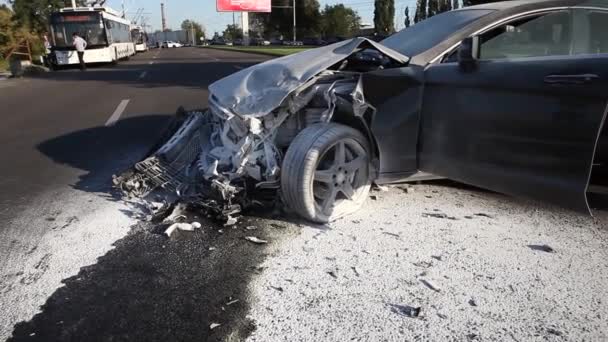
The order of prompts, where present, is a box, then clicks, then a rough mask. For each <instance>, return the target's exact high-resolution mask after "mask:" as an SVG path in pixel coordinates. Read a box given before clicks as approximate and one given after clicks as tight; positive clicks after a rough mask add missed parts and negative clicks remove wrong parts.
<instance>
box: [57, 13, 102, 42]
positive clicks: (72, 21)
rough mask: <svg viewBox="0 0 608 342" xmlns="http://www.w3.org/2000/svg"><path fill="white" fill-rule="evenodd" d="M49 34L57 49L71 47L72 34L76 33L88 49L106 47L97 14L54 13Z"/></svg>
mask: <svg viewBox="0 0 608 342" xmlns="http://www.w3.org/2000/svg"><path fill="white" fill-rule="evenodd" d="M51 32H52V35H53V41H54V43H55V44H54V45H55V47H57V48H68V47H72V43H73V41H72V34H73V33H78V35H80V36H81V37H82V38H84V39H85V40H86V41H87V45H88V46H89V47H95V46H107V45H108V42H107V40H106V33H105V28H104V25H103V21H101V15H100V14H99V13H97V12H79V13H54V14H53V15H52V16H51Z"/></svg>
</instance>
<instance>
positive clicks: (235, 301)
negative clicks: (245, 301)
mask: <svg viewBox="0 0 608 342" xmlns="http://www.w3.org/2000/svg"><path fill="white" fill-rule="evenodd" d="M238 302H239V300H238V299H235V300H231V301H229V302H228V303H226V306H230V305H232V304H236V303H238Z"/></svg>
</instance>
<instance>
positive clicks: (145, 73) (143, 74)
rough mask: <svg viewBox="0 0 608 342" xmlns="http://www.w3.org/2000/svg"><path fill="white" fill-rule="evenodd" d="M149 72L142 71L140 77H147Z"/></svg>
mask: <svg viewBox="0 0 608 342" xmlns="http://www.w3.org/2000/svg"><path fill="white" fill-rule="evenodd" d="M147 74H148V72H147V71H144V72H142V73H141V75H139V79H140V80H143V79H144V77H146V75H147Z"/></svg>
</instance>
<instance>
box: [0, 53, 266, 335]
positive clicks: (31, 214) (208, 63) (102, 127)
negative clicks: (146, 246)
mask: <svg viewBox="0 0 608 342" xmlns="http://www.w3.org/2000/svg"><path fill="white" fill-rule="evenodd" d="M264 59H266V57H262V56H258V55H249V54H242V53H234V52H226V51H220V50H207V49H196V48H183V49H169V50H166V49H165V50H151V51H149V52H147V53H144V54H139V55H137V56H135V57H132V58H131V59H130V60H129V61H122V62H121V63H119V65H117V66H110V65H102V66H94V67H90V68H89V69H88V71H86V72H80V71H79V70H77V69H65V70H61V71H58V72H52V73H48V74H44V75H40V76H38V77H28V78H23V79H11V80H3V81H0V108H2V110H1V112H2V115H1V120H2V124H1V125H0V236H1V237H2V238H1V239H0V321H2V324H0V340H4V339H5V338H7V337H9V336H10V335H11V334H12V332H13V330H14V325H15V324H16V323H18V322H20V321H28V320H30V319H31V318H32V316H33V315H34V314H35V313H36V312H38V311H39V307H40V306H41V305H43V304H44V303H45V302H46V301H47V298H49V297H50V296H51V295H52V294H53V292H54V291H55V290H56V289H57V288H58V287H59V286H60V285H61V283H62V280H63V279H65V278H68V277H69V276H72V275H74V274H77V273H78V272H79V270H80V268H81V267H82V266H85V265H90V264H94V263H96V262H97V258H98V257H100V256H102V255H104V254H105V253H106V252H108V251H109V250H110V249H111V248H112V244H113V243H115V241H117V240H119V239H121V238H123V237H124V236H125V235H126V234H127V233H128V232H129V231H132V230H133V228H132V225H133V224H135V223H136V220H135V219H134V218H133V217H132V216H133V213H132V208H131V207H129V206H126V205H125V204H124V203H122V202H120V201H119V200H117V199H116V198H115V196H113V195H112V191H111V188H110V185H111V176H112V175H113V174H116V173H119V172H120V171H122V170H124V169H125V168H127V167H129V166H130V165H131V164H132V163H133V162H135V161H137V160H138V159H139V158H141V157H142V156H143V155H144V154H145V153H146V152H147V151H148V149H149V148H150V147H151V146H152V145H153V144H154V142H155V141H156V140H157V139H158V137H159V136H160V135H161V134H162V132H163V129H164V128H165V125H166V123H167V122H168V120H169V119H170V118H171V116H172V115H173V114H174V113H175V112H176V110H177V109H178V107H179V106H183V107H185V108H187V109H197V108H205V107H206V104H207V96H208V92H207V86H208V85H209V84H210V83H212V82H213V81H215V80H217V79H219V78H221V77H223V76H226V75H228V74H230V73H233V72H235V71H238V70H239V69H242V68H244V67H247V66H248V65H251V64H254V63H257V62H259V61H261V60H264ZM125 243H126V242H125ZM115 251H118V252H119V253H120V252H121V251H122V250H121V249H120V248H117V249H115ZM136 257H137V256H136ZM110 259H112V258H110ZM119 259H120V258H119ZM106 260H108V259H106ZM116 280H117V279H116ZM64 283H65V282H64ZM127 288H129V287H128V286H125V287H124V289H125V293H126V292H129V291H126V289H127ZM131 292H132V291H131ZM149 301H150V302H152V301H151V300H149ZM63 306H64V307H65V305H63ZM110 308H111V306H107V307H106V311H105V315H106V316H107V317H111V316H112V314H111V312H110V311H107V310H110ZM73 311H74V312H78V310H73ZM103 317H104V314H102V313H99V312H98V319H100V320H103ZM123 317H127V315H126V314H125V316H123ZM80 319H81V320H82V319H84V318H83V317H80ZM125 319H127V318H125ZM128 319H133V317H131V318H128ZM64 320H65V321H67V319H64ZM93 321H94V320H92V321H91V322H93ZM53 324H55V323H53ZM81 324H82V322H81ZM106 328H107V329H106V330H107V333H108V334H112V333H114V330H112V329H111V328H108V327H107V326H106ZM204 330H205V332H207V331H208V328H205V329H204ZM86 331H88V330H87V329H84V328H83V329H82V331H81V330H79V329H75V332H74V333H73V334H72V335H70V338H72V339H74V338H76V339H80V338H83V336H87V335H86ZM96 331H97V334H98V336H99V337H98V338H99V339H103V338H104V336H109V335H104V334H102V333H99V331H98V330H96ZM133 332H135V333H138V332H139V330H138V329H133ZM29 334H30V333H29V332H28V337H29ZM49 334H50V335H49ZM37 336H38V338H39V339H41V340H46V341H50V340H57V339H60V338H58V337H57V335H53V334H52V333H51V332H48V333H47V335H46V336H45V335H44V334H41V333H39V334H38V335H37ZM113 336H120V335H113ZM158 336H161V334H158ZM199 336H200V335H199ZM21 337H23V336H21ZM32 337H36V334H34V335H32ZM118 338H119V339H120V337H118Z"/></svg>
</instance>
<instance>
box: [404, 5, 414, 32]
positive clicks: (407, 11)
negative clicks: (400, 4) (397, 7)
mask: <svg viewBox="0 0 608 342" xmlns="http://www.w3.org/2000/svg"><path fill="white" fill-rule="evenodd" d="M403 24H404V25H405V27H406V28H408V27H410V26H411V25H412V21H411V20H410V7H409V6H406V7H405V20H404V22H403Z"/></svg>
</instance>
